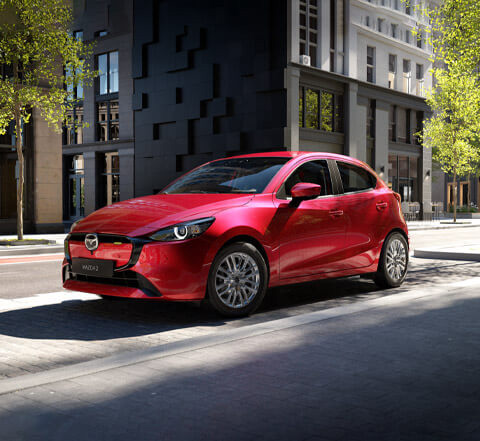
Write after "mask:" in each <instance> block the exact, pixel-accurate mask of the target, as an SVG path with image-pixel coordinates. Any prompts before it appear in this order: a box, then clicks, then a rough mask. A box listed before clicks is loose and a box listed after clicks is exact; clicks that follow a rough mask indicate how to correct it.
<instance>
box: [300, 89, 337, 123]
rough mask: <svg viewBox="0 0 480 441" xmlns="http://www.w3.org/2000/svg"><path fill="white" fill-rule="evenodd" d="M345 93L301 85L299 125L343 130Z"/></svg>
mask: <svg viewBox="0 0 480 441" xmlns="http://www.w3.org/2000/svg"><path fill="white" fill-rule="evenodd" d="M343 107H344V106H343V95H335V94H333V93H331V92H327V91H324V90H314V89H310V88H306V87H300V90H299V109H298V112H299V120H298V121H299V126H300V127H305V128H308V129H316V130H324V131H327V132H343V117H344V111H343Z"/></svg>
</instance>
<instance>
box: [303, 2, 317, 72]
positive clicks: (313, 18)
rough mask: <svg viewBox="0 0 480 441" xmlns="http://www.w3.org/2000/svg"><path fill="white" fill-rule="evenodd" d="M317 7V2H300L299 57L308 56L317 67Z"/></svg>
mask: <svg viewBox="0 0 480 441" xmlns="http://www.w3.org/2000/svg"><path fill="white" fill-rule="evenodd" d="M317 46H318V7H317V0H300V55H308V56H309V57H310V64H311V65H312V66H315V67H316V66H317Z"/></svg>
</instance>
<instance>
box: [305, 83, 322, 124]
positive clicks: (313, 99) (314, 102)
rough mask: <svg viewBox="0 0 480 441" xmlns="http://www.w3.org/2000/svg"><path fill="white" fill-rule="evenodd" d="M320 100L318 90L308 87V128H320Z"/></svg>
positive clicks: (306, 97)
mask: <svg viewBox="0 0 480 441" xmlns="http://www.w3.org/2000/svg"><path fill="white" fill-rule="evenodd" d="M318 100H319V92H318V91H317V90H312V89H306V93H305V101H306V103H305V104H306V108H305V110H306V112H305V127H306V128H307V129H318Z"/></svg>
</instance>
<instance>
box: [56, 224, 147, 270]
mask: <svg viewBox="0 0 480 441" xmlns="http://www.w3.org/2000/svg"><path fill="white" fill-rule="evenodd" d="M87 234H89V233H70V234H69V235H68V236H67V237H66V239H65V242H67V243H68V242H69V241H75V242H84V241H85V236H86V235H87ZM97 236H98V241H99V243H118V242H120V243H126V244H131V245H132V252H131V254H130V259H129V261H128V263H127V264H126V265H123V266H121V267H118V268H115V271H119V272H120V271H122V272H123V270H127V269H129V268H131V267H132V266H134V265H135V264H136V263H137V262H138V258H139V257H140V254H141V253H142V249H143V245H145V244H146V243H148V242H151V240H149V239H143V238H136V237H128V236H119V235H116V234H103V233H97ZM67 249H68V248H67ZM65 257H66V258H67V260H68V262H69V263H70V264H71V263H72V261H71V256H70V255H69V254H68V253H66V255H65ZM73 257H75V256H73Z"/></svg>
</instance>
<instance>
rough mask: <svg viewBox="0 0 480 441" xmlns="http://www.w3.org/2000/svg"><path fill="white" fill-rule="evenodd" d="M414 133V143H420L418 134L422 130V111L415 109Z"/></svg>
mask: <svg viewBox="0 0 480 441" xmlns="http://www.w3.org/2000/svg"><path fill="white" fill-rule="evenodd" d="M415 122H416V124H415V134H414V137H413V140H414V143H415V144H417V145H420V139H419V137H418V134H419V133H421V132H422V130H423V112H422V111H421V110H417V111H416V112H415Z"/></svg>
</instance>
